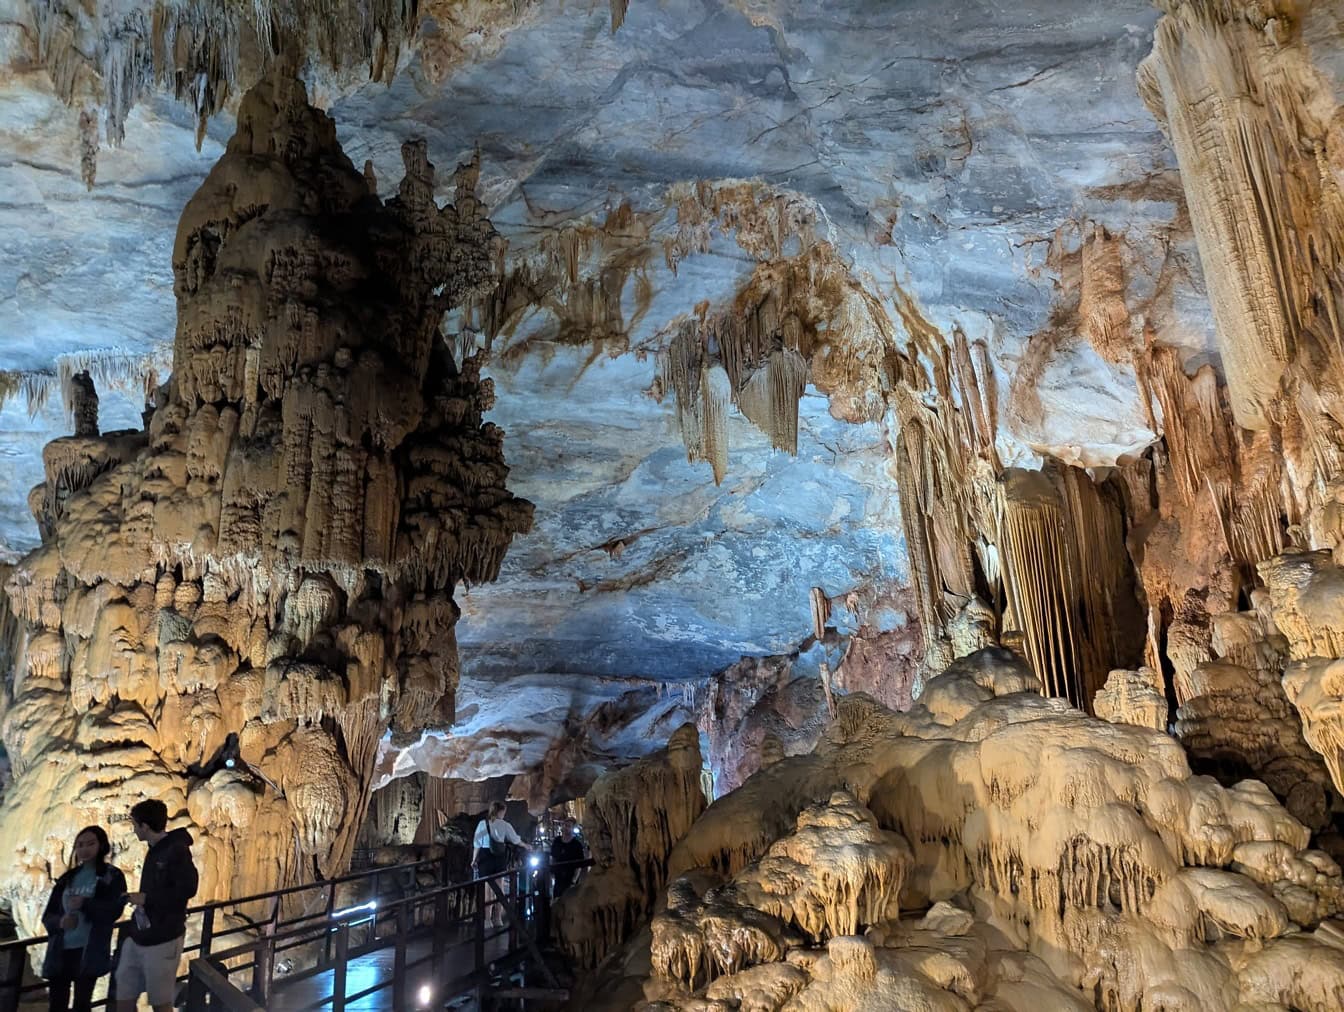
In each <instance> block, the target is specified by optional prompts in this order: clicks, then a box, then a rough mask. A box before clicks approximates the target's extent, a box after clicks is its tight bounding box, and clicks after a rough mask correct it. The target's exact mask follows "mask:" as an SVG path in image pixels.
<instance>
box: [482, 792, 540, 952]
mask: <svg viewBox="0 0 1344 1012" xmlns="http://www.w3.org/2000/svg"><path fill="white" fill-rule="evenodd" d="M510 845H512V846H514V847H516V848H518V849H519V850H527V845H526V844H524V843H523V841H522V840H521V839H520V838H519V836H518V833H517V832H516V831H515V830H514V828H513V826H511V825H509V823H508V822H506V821H505V820H504V802H502V801H492V802H491V803H490V811H489V812H488V813H487V814H486V817H485V818H484V819H482V820H481V821H480V822H479V823H477V824H476V835H475V836H474V837H472V841H471V870H472V873H473V874H474V875H475V877H477V878H486V877H488V876H490V875H495V874H498V873H499V872H501V871H506V870H508V867H509V857H510V856H511V855H510V851H509V846H510ZM500 884H501V886H503V887H504V888H505V889H507V888H508V883H507V882H501V883H500ZM486 924H487V925H489V926H491V927H502V926H503V924H504V911H503V910H502V909H501V908H500V907H499V905H498V904H492V905H491V907H490V910H489V912H488V914H487V918H486Z"/></svg>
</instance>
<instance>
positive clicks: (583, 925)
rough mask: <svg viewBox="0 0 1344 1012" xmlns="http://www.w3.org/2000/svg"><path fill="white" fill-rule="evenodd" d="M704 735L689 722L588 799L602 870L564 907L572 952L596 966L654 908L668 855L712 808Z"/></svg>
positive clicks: (591, 841) (603, 780) (564, 937)
mask: <svg viewBox="0 0 1344 1012" xmlns="http://www.w3.org/2000/svg"><path fill="white" fill-rule="evenodd" d="M700 770H701V759H700V740H699V734H698V732H697V731H696V728H695V725H694V724H684V725H682V726H681V727H680V728H678V729H677V731H676V732H674V733H673V735H672V737H671V738H670V739H668V743H667V748H666V749H665V750H663V751H661V752H657V753H654V754H653V755H651V756H649V757H648V758H646V759H641V760H640V761H639V762H637V763H634V764H633V765H631V766H628V767H626V768H625V769H622V770H616V771H614V772H611V773H606V774H604V775H603V776H601V777H599V778H598V780H597V782H596V783H594V784H593V788H592V790H591V791H589V792H588V795H587V797H586V798H585V799H584V816H583V837H584V839H585V840H586V841H587V842H588V846H589V848H590V851H591V854H592V858H593V863H594V868H593V869H592V871H591V872H590V873H589V874H588V875H587V876H586V877H585V878H584V879H583V881H582V882H580V883H579V885H578V887H577V888H576V889H574V890H573V891H572V892H570V893H567V894H566V895H565V896H564V897H562V899H561V901H560V902H559V903H558V904H557V906H556V920H557V927H558V930H559V933H560V939H561V942H562V944H563V945H564V947H565V949H566V950H567V951H568V952H569V953H570V955H571V956H572V957H573V958H574V959H576V960H577V961H578V962H579V963H580V964H581V965H584V966H596V965H597V963H599V962H600V961H601V960H602V958H603V956H605V955H606V954H607V953H608V952H609V951H611V950H612V949H613V948H615V947H616V946H617V945H619V944H621V943H622V942H623V941H625V939H626V938H627V937H629V935H630V934H631V933H633V932H634V931H635V930H636V929H637V927H638V925H639V924H640V922H641V921H643V920H644V919H646V918H647V917H648V915H649V914H650V913H651V912H652V910H653V907H654V904H655V902H657V900H658V898H659V896H660V895H661V893H662V890H663V887H664V886H665V885H666V884H667V875H668V868H667V860H668V855H669V854H670V853H671V852H672V848H673V847H674V846H676V844H677V842H678V841H680V840H681V838H682V837H683V836H685V835H686V833H687V831H688V830H689V829H690V828H691V825H692V824H693V823H694V822H695V820H696V818H697V817H698V816H699V815H700V813H701V812H702V811H704V808H705V796H704V794H703V793H702V792H701V790H700Z"/></svg>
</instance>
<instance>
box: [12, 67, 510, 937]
mask: <svg viewBox="0 0 1344 1012" xmlns="http://www.w3.org/2000/svg"><path fill="white" fill-rule="evenodd" d="M404 155H405V161H406V169H407V173H406V178H405V179H404V180H403V181H402V183H401V188H400V191H399V193H398V195H397V196H396V197H394V198H392V199H391V200H389V201H388V202H387V203H386V205H384V204H383V203H381V202H380V201H379V200H378V198H377V197H376V196H375V195H373V194H371V193H370V192H369V186H368V184H367V183H366V181H365V179H364V177H363V176H362V175H361V174H360V173H359V172H357V171H356V170H355V168H354V166H353V165H352V164H351V163H350V161H349V159H348V158H346V156H345V155H344V153H343V152H342V151H341V149H340V146H339V145H338V143H337V141H336V133H335V126H334V124H333V122H332V120H330V119H329V118H328V117H327V116H326V115H324V114H323V113H322V112H319V111H318V110H316V109H313V108H312V107H310V106H309V104H308V102H307V96H306V94H305V91H304V88H303V86H302V84H300V83H299V82H297V81H295V80H292V79H287V78H283V77H279V76H277V77H273V78H271V79H268V80H266V81H263V82H262V83H261V84H259V85H258V86H257V87H256V88H255V89H254V90H253V91H252V92H250V93H249V94H248V95H247V96H246V98H245V99H244V100H243V102H242V105H241V107H240V109H239V113H238V129H237V133H236V134H235V135H234V137H233V139H232V140H231V141H230V142H229V145H228V149H227V151H226V153H225V155H224V156H223V158H222V159H221V160H220V162H219V163H218V164H217V165H216V166H215V167H214V169H213V170H212V171H211V173H210V175H209V176H208V177H207V179H206V181H205V182H204V184H203V185H202V186H201V188H200V190H199V191H198V192H197V193H196V195H195V196H194V197H193V198H192V200H191V201H190V203H189V204H188V205H187V208H186V210H185V211H184V213H183V216H182V221H181V224H180V227H179V230H178V235H177V242H176V246H175V249H174V253H173V268H174V275H175V289H176V294H177V300H178V327H177V335H176V342H175V347H174V373H173V378H172V381H171V382H170V383H169V384H168V385H167V386H165V387H164V388H162V389H161V390H160V391H159V395H158V400H157V404H156V408H155V411H154V414H153V418H152V420H151V422H150V425H149V431H148V433H147V434H146V435H144V436H140V437H139V438H138V441H137V440H135V439H132V440H131V442H130V444H128V442H127V440H128V437H127V436H126V434H112V435H111V436H108V437H94V436H91V435H88V434H85V435H83V436H82V438H81V440H80V441H79V442H80V447H81V452H80V453H78V454H74V455H73V456H72V455H71V454H64V455H53V456H52V457H51V458H49V459H48V485H49V486H50V487H51V488H52V489H54V488H56V487H57V486H60V487H61V488H62V489H69V488H71V487H74V488H75V489H76V492H77V494H72V495H69V496H68V498H63V499H60V500H58V499H57V498H56V497H55V496H54V495H42V494H35V495H34V497H33V501H34V502H35V503H37V504H38V505H40V506H43V508H45V509H46V511H47V515H45V516H44V517H43V524H44V533H45V536H44V543H43V545H42V547H41V548H39V549H37V550H36V551H34V552H33V553H32V554H31V555H29V556H28V557H27V558H26V559H24V560H23V561H22V562H21V563H20V564H19V565H18V566H17V568H16V570H15V572H14V574H13V576H12V578H11V579H10V581H9V583H8V590H9V593H10V595H11V597H12V601H13V606H14V609H15V611H16V613H17V614H18V615H19V616H20V617H21V618H22V620H23V621H24V622H25V623H26V647H25V649H24V650H23V651H22V652H21V654H20V657H19V660H18V664H17V670H16V671H15V674H14V679H13V686H12V690H11V693H10V699H9V701H8V706H7V708H6V712H5V714H4V723H3V737H4V744H5V747H6V749H7V750H8V751H9V753H10V755H11V756H12V757H13V760H14V771H15V781H14V784H13V786H12V788H11V789H10V791H9V793H8V795H7V797H6V799H5V807H4V810H3V812H0V852H3V853H4V854H6V855H10V854H13V855H15V857H14V859H13V860H12V861H9V862H7V864H6V867H5V870H4V872H3V873H0V876H2V877H0V902H2V903H6V904H8V905H9V906H11V907H12V909H13V910H14V912H15V914H16V916H17V919H18V921H19V925H20V928H21V930H23V931H25V932H29V931H34V930H36V929H37V928H38V924H37V916H36V915H37V912H38V909H39V908H38V906H37V904H38V903H39V902H40V901H41V900H42V898H43V897H44V894H45V892H46V890H47V889H48V888H49V885H50V882H51V879H52V878H53V877H54V876H55V875H57V874H59V873H60V872H61V871H62V870H63V868H64V866H65V861H66V859H67V851H68V843H69V840H70V838H71V837H72V836H73V834H74V832H75V830H76V829H78V827H80V826H81V825H83V824H85V823H103V824H105V825H109V828H110V829H111V830H112V835H113V840H114V845H122V846H124V845H126V844H127V843H129V842H131V841H130V839H129V824H128V823H127V822H126V821H125V820H126V813H127V811H128V809H129V808H130V806H131V805H132V804H134V803H135V802H136V801H138V800H139V799H141V798H144V797H155V798H161V799H163V800H164V801H165V802H166V803H167V804H168V807H169V810H170V812H171V813H172V817H173V819H174V821H175V822H176V823H178V824H187V825H189V826H190V827H191V830H192V833H193V835H194V836H195V837H196V839H197V845H196V848H195V855H196V860H197V863H198V864H199V865H200V866H201V870H202V890H201V893H200V895H199V897H198V899H200V900H208V899H217V898H222V897H227V896H230V895H235V896H236V895H240V894H244V893H254V892H257V891H260V890H265V889H270V888H273V887H276V886H280V885H284V884H288V883H291V882H296V881H302V880H305V879H309V878H312V877H315V876H319V875H321V876H325V875H331V874H334V873H337V872H339V871H341V870H342V869H343V868H344V867H345V866H346V865H347V863H348V861H349V856H350V851H351V848H352V846H353V843H354V839H355V836H356V834H357V832H358V830H359V827H360V826H361V825H362V824H363V822H364V816H365V811H366V808H367V805H368V797H369V785H370V779H371V774H372V770H373V763H374V758H375V751H376V749H377V746H378V742H379V740H380V739H381V738H382V737H383V735H384V734H385V733H386V732H387V731H388V730H389V728H390V729H392V730H393V732H394V733H395V732H403V731H412V730H416V729H419V728H421V727H423V726H425V725H426V724H427V723H430V722H446V721H449V720H451V714H452V709H453V697H454V691H455V689H456V685H457V649H456V642H455V639H454V634H453V626H454V623H455V622H456V619H457V616H458V610H457V607H456V606H455V604H454V603H453V591H454V588H455V587H456V585H457V584H458V583H459V582H462V581H466V582H468V583H478V582H482V581H488V580H492V579H494V578H495V576H496V575H497V573H498V569H499V565H500V562H501V561H502V559H503V555H504V552H505V550H506V549H507V547H508V545H509V542H510V540H511V539H512V537H513V536H514V535H515V534H517V533H519V532H522V531H526V530H527V529H528V527H529V525H530V523H531V514H532V507H531V504H530V503H527V502H525V501H522V500H519V499H516V498H514V497H513V496H512V495H510V494H509V492H508V491H507V490H506V489H505V487H504V480H505V477H506V475H507V473H508V468H507V467H506V466H505V464H504V458H503V453H502V439H503V433H502V432H501V431H500V430H499V429H497V428H496V427H495V426H493V425H490V424H482V421H481V413H482V412H483V411H484V410H486V409H487V408H488V407H489V405H490V402H491V397H492V390H491V385H490V382H489V381H488V380H481V379H480V378H479V372H478V367H477V363H475V362H474V361H472V360H468V361H467V362H465V363H462V364H460V365H459V364H457V363H454V362H453V360H452V358H451V356H450V354H449V353H448V351H447V349H446V345H445V343H444V341H443V340H442V339H441V338H440V336H439V325H440V321H441V319H442V316H443V313H444V311H445V310H446V309H447V308H449V307H450V306H453V305H455V304H456V303H458V302H460V301H461V300H462V299H463V298H464V297H466V296H468V295H470V294H472V293H473V292H476V291H479V290H483V288H484V287H485V286H487V285H488V283H490V282H491V280H492V273H493V265H494V263H495V261H496V259H497V256H498V253H499V248H498V242H499V240H498V236H497V235H496V233H495V231H494V229H493V227H492V226H491V224H490V222H489V221H488V220H487V219H486V217H485V214H484V208H483V206H482V205H481V203H480V202H479V201H478V200H477V199H476V197H475V195H474V187H475V182H476V176H477V169H476V167H475V166H467V167H464V168H461V169H459V170H458V175H457V177H456V183H457V190H456V197H455V200H454V203H453V204H452V205H450V206H447V207H444V208H442V209H441V208H439V207H438V206H437V205H436V204H435V202H434V198H433V181H434V176H433V167H432V166H431V165H429V163H428V162H427V160H426V159H425V151H424V147H423V145H414V144H411V145H407V146H406V148H405V151H404ZM99 438H102V439H103V440H104V442H106V443H107V445H108V446H109V447H112V449H111V450H108V451H106V452H102V453H99V452H96V448H90V446H89V445H87V444H92V443H95V442H97V441H98V439H99ZM137 442H138V445H136V444H137ZM128 447H129V448H128ZM90 460H94V461H96V464H97V466H90V464H89V461H90ZM58 506H59V511H57V509H56V507H58ZM231 733H233V734H236V735H237V744H238V747H239V748H240V750H241V759H242V763H241V764H235V766H234V767H233V768H220V769H215V768H214V766H222V765H223V764H222V763H216V764H214V766H212V764H211V762H210V760H211V759H212V757H215V756H216V754H217V753H218V752H219V750H220V749H221V748H222V747H223V746H224V744H225V741H226V737H227V736H228V735H230V734H231ZM250 771H256V773H257V774H260V775H253V773H251V772H250ZM141 853H142V848H139V847H135V848H132V849H131V850H130V851H129V852H128V853H127V854H125V855H124V856H123V857H121V859H120V860H121V861H122V863H123V866H126V867H130V868H132V870H134V867H135V865H136V862H137V861H138V859H139V856H140V854H141Z"/></svg>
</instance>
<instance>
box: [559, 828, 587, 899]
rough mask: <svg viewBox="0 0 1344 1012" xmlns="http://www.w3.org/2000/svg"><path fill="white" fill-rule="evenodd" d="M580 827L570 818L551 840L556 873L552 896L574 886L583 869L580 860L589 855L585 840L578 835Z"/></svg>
mask: <svg viewBox="0 0 1344 1012" xmlns="http://www.w3.org/2000/svg"><path fill="white" fill-rule="evenodd" d="M578 828H579V824H578V822H577V821H576V820H575V819H573V818H568V819H566V820H565V821H564V824H563V825H562V826H561V827H560V835H559V836H557V837H556V838H555V839H554V840H552V841H551V868H552V869H553V871H554V873H555V888H554V891H553V892H552V893H551V895H552V896H559V895H561V894H562V893H563V892H564V891H565V890H566V889H568V888H569V887H570V886H572V885H573V884H574V880H575V879H576V878H578V876H579V872H580V871H582V869H581V868H580V867H579V862H580V861H582V860H583V859H584V858H585V857H586V856H587V855H586V854H584V852H583V840H582V839H581V838H580V837H579V835H578Z"/></svg>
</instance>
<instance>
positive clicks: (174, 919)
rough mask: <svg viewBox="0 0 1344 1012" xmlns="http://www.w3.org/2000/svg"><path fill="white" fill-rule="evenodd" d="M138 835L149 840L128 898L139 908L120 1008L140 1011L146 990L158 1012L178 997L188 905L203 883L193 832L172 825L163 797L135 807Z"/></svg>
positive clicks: (125, 955) (121, 965)
mask: <svg viewBox="0 0 1344 1012" xmlns="http://www.w3.org/2000/svg"><path fill="white" fill-rule="evenodd" d="M131 822H132V823H133V824H134V826H135V835H136V836H137V837H138V838H139V839H141V840H143V841H144V842H145V843H147V844H149V853H147V854H146V855H145V867H144V870H143V871H142V872H141V873H140V891H139V892H138V893H130V894H129V895H127V897H126V902H128V903H129V904H130V905H131V906H132V907H133V908H134V909H133V910H132V912H131V925H130V927H129V928H127V929H126V932H127V933H126V940H125V942H124V943H123V944H122V947H121V959H120V961H119V962H118V963H117V974H116V985H117V1009H118V1012H135V1003H136V1001H137V1000H138V999H139V997H140V995H141V994H144V995H145V996H146V997H147V998H149V1003H150V1005H152V1006H153V1007H154V1012H172V1008H173V1000H174V998H176V997H177V964H178V962H179V961H180V960H181V959H182V940H183V937H184V936H185V935H186V933H187V903H188V902H190V900H191V898H192V897H193V896H195V895H196V887H197V885H198V884H199V883H198V878H197V875H196V865H195V864H194V863H192V860H191V834H190V833H188V832H187V831H186V830H185V829H174V830H173V831H172V832H171V833H170V832H167V828H168V808H167V806H166V805H164V803H163V802H162V801H155V800H153V799H151V800H149V801H142V802H140V803H139V804H138V805H136V806H135V807H134V808H132V809H131Z"/></svg>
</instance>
